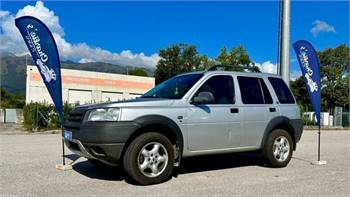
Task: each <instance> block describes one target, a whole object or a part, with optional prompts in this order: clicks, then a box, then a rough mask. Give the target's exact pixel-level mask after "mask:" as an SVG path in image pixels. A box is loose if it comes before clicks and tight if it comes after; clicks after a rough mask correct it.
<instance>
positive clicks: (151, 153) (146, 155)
mask: <svg viewBox="0 0 350 197" xmlns="http://www.w3.org/2000/svg"><path fill="white" fill-rule="evenodd" d="M123 167H124V170H125V171H126V172H127V174H128V175H129V176H130V177H131V178H132V179H134V180H135V181H136V182H138V183H139V184H142V185H149V184H156V183H161V182H164V181H166V180H168V179H169V178H170V176H171V174H172V171H173V168H174V150H173V146H172V144H171V142H170V140H169V139H168V138H167V137H165V136H164V135H162V134H160V133H154V132H152V133H144V134H142V135H140V136H138V137H137V138H136V139H135V140H134V141H132V142H131V144H130V145H129V146H128V148H127V150H126V151H125V154H124V158H123Z"/></svg>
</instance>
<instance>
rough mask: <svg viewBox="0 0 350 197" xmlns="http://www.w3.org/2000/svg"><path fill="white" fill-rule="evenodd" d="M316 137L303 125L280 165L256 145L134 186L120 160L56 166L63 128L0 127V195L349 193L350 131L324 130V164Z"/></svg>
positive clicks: (199, 159) (198, 159)
mask: <svg viewBox="0 0 350 197" xmlns="http://www.w3.org/2000/svg"><path fill="white" fill-rule="evenodd" d="M316 142H317V134H316V131H306V132H304V134H303V137H302V139H301V143H299V145H298V148H297V151H296V152H294V156H293V159H292V160H291V163H290V164H289V166H288V167H286V168H282V169H273V168H268V167H265V166H264V164H263V163H262V162H261V160H260V157H259V155H257V154H255V153H249V154H247V153H246V154H229V155H220V156H205V157H195V158H191V159H186V160H185V161H184V162H183V166H182V167H181V168H180V169H179V170H178V173H177V176H175V177H173V178H172V179H171V180H169V181H168V182H166V183H163V184H159V185H153V186H137V185H133V184H132V183H130V181H128V180H125V174H124V173H123V172H122V170H121V169H120V168H108V169H98V168H94V167H93V166H91V165H90V163H89V162H87V161H86V160H85V159H83V158H80V159H78V160H77V161H76V163H75V165H74V166H73V170H70V171H59V170H56V169H55V165H56V164H59V163H61V157H60V154H61V152H60V151H61V144H60V143H61V141H60V135H57V134H41V135H40V134H35V135H0V151H1V155H0V160H1V164H0V196H167V197H168V196H279V195H284V196H348V195H349V194H350V164H349V163H350V131H325V132H323V135H322V159H324V160H326V161H327V162H328V164H327V165H326V166H313V165H310V162H311V161H313V160H315V159H316V151H317V144H316ZM68 157H69V158H70V159H76V158H77V156H76V155H74V154H72V153H68Z"/></svg>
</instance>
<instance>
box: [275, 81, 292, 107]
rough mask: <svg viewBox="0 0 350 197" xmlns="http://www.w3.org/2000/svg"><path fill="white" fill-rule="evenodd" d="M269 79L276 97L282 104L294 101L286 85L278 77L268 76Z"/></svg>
mask: <svg viewBox="0 0 350 197" xmlns="http://www.w3.org/2000/svg"><path fill="white" fill-rule="evenodd" d="M269 81H270V83H271V85H272V87H273V89H274V90H275V92H276V95H277V98H278V100H279V102H280V103H282V104H290V103H295V100H294V98H293V95H292V93H291V92H290V90H289V88H288V86H287V85H286V83H284V81H283V80H282V79H280V78H275V77H269Z"/></svg>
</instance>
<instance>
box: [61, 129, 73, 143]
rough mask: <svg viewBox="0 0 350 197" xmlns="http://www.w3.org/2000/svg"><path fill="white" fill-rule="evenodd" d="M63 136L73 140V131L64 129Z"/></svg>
mask: <svg viewBox="0 0 350 197" xmlns="http://www.w3.org/2000/svg"><path fill="white" fill-rule="evenodd" d="M63 137H64V139H66V140H69V141H72V132H71V131H64V132H63Z"/></svg>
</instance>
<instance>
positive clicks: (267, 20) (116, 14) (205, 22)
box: [0, 0, 349, 78]
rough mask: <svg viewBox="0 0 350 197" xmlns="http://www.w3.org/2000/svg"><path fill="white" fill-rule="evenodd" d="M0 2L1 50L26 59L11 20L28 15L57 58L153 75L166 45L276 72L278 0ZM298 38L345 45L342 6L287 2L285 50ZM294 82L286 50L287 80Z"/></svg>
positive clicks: (345, 9)
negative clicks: (230, 55) (47, 33)
mask: <svg viewBox="0 0 350 197" xmlns="http://www.w3.org/2000/svg"><path fill="white" fill-rule="evenodd" d="M0 3H1V11H0V19H1V20H0V21H1V26H0V27H1V31H0V51H7V52H12V53H15V54H17V55H21V54H24V53H27V52H28V51H27V49H26V47H25V45H24V42H23V40H22V38H21V37H20V34H19V32H18V30H17V29H16V27H15V26H14V19H15V18H17V17H19V16H22V15H33V16H36V17H38V18H39V19H41V20H42V21H44V23H46V24H47V25H48V27H49V28H50V29H51V31H52V32H53V35H54V37H55V40H56V43H57V45H58V49H59V52H60V56H61V59H69V60H73V61H76V62H91V61H104V62H111V63H121V64H128V65H135V66H138V65H143V66H145V67H149V68H154V67H155V65H156V63H157V61H158V60H159V59H160V57H159V56H158V51H159V49H161V48H165V47H168V46H170V45H172V44H176V43H185V44H194V45H196V46H197V47H198V51H199V52H200V53H201V54H205V55H208V56H209V57H211V58H215V57H216V56H217V55H218V54H219V52H220V49H221V48H222V47H225V46H226V47H228V48H232V47H235V46H238V45H242V46H243V47H244V48H245V49H246V50H247V51H248V53H249V55H250V57H251V59H252V60H253V61H254V62H255V63H256V64H257V65H258V66H259V67H260V68H261V69H262V71H263V72H270V73H276V64H277V46H278V16H279V3H278V2H277V1H256V2H254V1H248V2H247V1H245V2H244V1H243V2H238V1H233V2H116V1H108V2H97V1H96V2H91V1H90V2H82V1H80V2H67V1H54V2H52V1H49V2H41V1H37V2H35V1H1V2H0ZM300 39H305V40H308V41H310V42H311V43H312V44H313V45H314V47H315V48H316V50H323V49H325V48H334V47H337V46H338V45H340V44H344V43H345V44H347V45H348V46H349V2H348V1H337V2H336V1H328V2H327V1H309V2H306V1H293V0H292V3H291V44H292V43H293V42H295V41H297V40H300ZM298 75H300V69H299V65H298V63H297V61H296V58H295V54H294V51H293V50H292V48H291V77H292V78H295V77H296V76H298Z"/></svg>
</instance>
